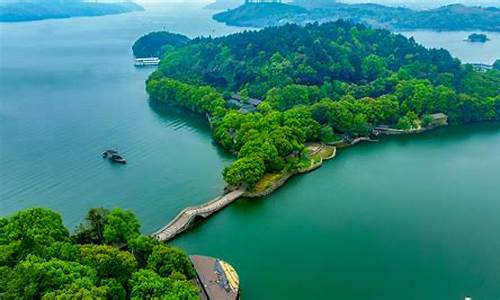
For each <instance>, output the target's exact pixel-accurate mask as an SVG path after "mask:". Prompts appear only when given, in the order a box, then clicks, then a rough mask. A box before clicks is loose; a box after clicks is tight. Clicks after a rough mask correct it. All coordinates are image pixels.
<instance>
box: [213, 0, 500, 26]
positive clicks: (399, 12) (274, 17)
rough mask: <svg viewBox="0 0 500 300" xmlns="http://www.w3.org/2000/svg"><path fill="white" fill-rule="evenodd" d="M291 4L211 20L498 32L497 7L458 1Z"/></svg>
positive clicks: (311, 0) (306, 0) (249, 7)
mask: <svg viewBox="0 0 500 300" xmlns="http://www.w3.org/2000/svg"><path fill="white" fill-rule="evenodd" d="M294 4H295V5H292V4H281V3H258V4H257V3H249V4H245V5H242V6H239V7H237V8H234V9H231V10H228V11H225V12H221V13H218V14H216V15H214V19H215V20H217V21H219V22H224V23H226V24H229V25H235V26H248V27H265V26H276V25H281V24H285V23H296V24H306V23H312V22H328V21H335V20H338V19H346V20H352V21H355V22H358V23H362V24H366V25H370V26H373V27H376V28H386V29H391V30H414V29H431V30H476V29H479V30H485V31H500V22H499V20H500V9H498V8H495V7H488V8H482V7H468V6H464V5H460V4H453V5H448V6H443V7H440V8H436V9H430V10H412V9H409V8H403V7H390V6H383V5H379V4H372V3H367V4H345V3H337V2H335V1H327V0H325V1H315V0H302V1H297V2H296V3H294Z"/></svg>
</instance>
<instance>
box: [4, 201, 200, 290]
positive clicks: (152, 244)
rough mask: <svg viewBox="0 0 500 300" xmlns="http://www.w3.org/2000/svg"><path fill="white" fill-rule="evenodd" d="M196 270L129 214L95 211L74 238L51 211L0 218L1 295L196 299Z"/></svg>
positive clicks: (179, 251)
mask: <svg viewBox="0 0 500 300" xmlns="http://www.w3.org/2000/svg"><path fill="white" fill-rule="evenodd" d="M117 220H118V221H117ZM116 230H120V231H122V230H123V232H124V234H120V235H117V234H116V233H115V231H116ZM108 232H112V234H108ZM117 244H119V246H120V247H119V248H118V247H116V245H117ZM194 275H195V273H194V270H193V267H192V265H191V263H190V262H189V258H188V257H187V255H186V254H185V253H184V252H182V251H181V250H180V249H177V248H173V247H169V246H167V245H164V244H161V243H160V242H158V241H156V240H154V239H152V238H150V237H146V236H141V235H140V234H139V225H138V222H137V220H136V218H135V216H134V215H133V214H132V213H130V212H127V211H122V210H119V209H113V210H112V211H111V212H109V211H107V210H105V209H102V208H101V209H92V210H90V211H89V213H88V214H87V217H86V223H84V224H82V225H81V226H79V227H78V230H77V233H76V234H75V235H73V236H70V235H69V233H68V230H67V229H66V228H65V227H64V226H63V224H62V220H61V217H60V216H59V215H58V214H57V213H55V212H53V211H51V210H48V209H43V208H33V209H28V210H25V211H20V212H18V213H16V214H14V215H13V216H11V217H10V218H1V219H0V298H2V299H42V298H43V299H55V298H57V299H73V298H78V299H128V298H133V299H145V298H147V297H148V296H149V297H156V298H162V299H197V297H198V290H197V288H196V287H195V286H194V285H193V283H192V282H191V281H190V279H192V278H193V277H194Z"/></svg>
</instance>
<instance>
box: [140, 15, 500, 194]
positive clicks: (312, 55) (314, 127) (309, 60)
mask: <svg viewBox="0 0 500 300" xmlns="http://www.w3.org/2000/svg"><path fill="white" fill-rule="evenodd" d="M147 91H148V93H149V95H150V97H151V99H153V100H156V101H162V102H165V103H175V104H177V105H181V106H183V107H185V108H188V109H190V110H192V111H195V112H198V113H203V114H207V115H208V116H209V117H210V121H211V125H212V127H213V132H214V137H215V139H216V140H217V141H218V142H219V143H220V144H221V145H222V146H223V147H224V148H225V149H227V150H229V151H231V152H233V153H235V154H236V155H237V157H238V159H237V160H236V161H235V162H234V163H233V164H232V165H231V166H229V167H228V168H226V169H225V170H224V178H225V180H226V181H227V182H228V183H230V184H234V185H238V184H241V183H248V184H250V185H253V184H255V183H256V182H257V181H258V180H259V179H260V178H261V177H262V176H263V175H264V174H265V173H267V172H281V171H286V170H293V169H295V168H300V167H301V166H303V165H304V163H307V162H305V160H306V150H305V147H304V143H306V142H311V141H325V142H328V141H334V140H338V139H340V138H343V139H345V140H349V139H352V138H354V137H358V136H367V135H369V134H370V133H371V132H372V129H373V128H374V127H375V126H377V125H381V124H384V125H389V126H392V127H397V128H401V129H412V128H419V127H422V126H424V127H425V126H428V125H429V122H430V118H429V116H430V114H433V113H439V112H440V113H445V114H447V115H448V116H449V121H450V123H452V124H461V123H469V122H478V121H486V120H497V119H500V72H499V71H498V70H491V71H488V72H475V71H474V70H473V69H472V67H471V66H470V65H462V64H461V62H460V61H459V60H458V59H456V58H453V57H452V56H451V55H450V54H449V53H448V52H447V51H446V50H443V49H426V48H424V47H423V46H421V45H419V44H417V43H416V42H415V41H414V40H413V39H407V38H405V37H404V36H402V35H397V34H392V33H390V32H389V31H386V30H374V29H370V28H368V27H366V26H364V25H359V24H353V23H350V22H346V21H337V22H334V23H324V24H321V25H319V24H309V25H306V26H299V25H293V24H288V25H285V26H281V27H271V28H266V29H263V30H260V31H246V32H243V33H237V34H232V35H228V36H225V37H220V38H211V37H204V38H196V39H193V40H191V41H189V42H188V43H187V44H186V45H183V46H181V47H178V48H176V49H173V50H171V51H169V52H168V53H167V54H166V55H165V56H164V57H163V58H162V63H161V65H160V67H159V70H158V71H157V72H155V73H153V74H152V75H151V77H150V78H149V79H148V81H147ZM232 93H238V94H239V95H241V96H242V98H243V101H245V99H247V97H254V98H259V99H262V100H263V102H262V103H260V104H259V105H258V107H257V111H256V112H251V113H241V112H239V111H236V110H234V109H231V108H230V105H228V99H229V98H230V97H231V94H232Z"/></svg>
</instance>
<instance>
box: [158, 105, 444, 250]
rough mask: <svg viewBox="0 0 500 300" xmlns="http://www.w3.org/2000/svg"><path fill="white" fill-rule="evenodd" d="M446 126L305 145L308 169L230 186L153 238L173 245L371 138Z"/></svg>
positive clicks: (386, 131)
mask: <svg viewBox="0 0 500 300" xmlns="http://www.w3.org/2000/svg"><path fill="white" fill-rule="evenodd" d="M163 103H164V102H163ZM172 105H173V106H178V107H181V109H185V107H182V106H179V105H178V104H177V103H175V102H174V103H172ZM188 111H189V109H188ZM204 117H205V119H206V121H207V122H208V124H209V126H210V127H211V128H212V123H211V120H210V116H209V115H208V114H205V116H204ZM445 126H448V122H447V121H445V122H444V123H436V124H433V125H431V126H428V127H420V126H419V127H417V128H412V129H406V130H403V129H395V128H390V127H375V128H374V129H373V130H372V132H371V134H370V135H368V136H361V137H357V138H354V139H342V140H340V141H336V142H332V143H322V142H311V143H308V144H306V145H305V147H306V148H307V149H308V150H309V153H308V154H307V159H308V160H309V165H308V166H306V167H299V168H297V169H293V170H286V171H282V172H280V173H267V174H265V175H264V176H263V177H262V178H261V179H260V180H259V181H258V182H257V183H256V184H255V186H254V187H251V188H249V187H248V186H247V185H240V186H230V185H227V186H225V187H224V191H223V193H222V194H221V195H219V196H217V197H216V198H214V199H212V200H209V201H206V202H203V203H201V204H200V205H197V206H193V207H186V208H184V209H183V210H181V211H180V212H179V213H178V214H177V215H176V216H175V217H174V218H173V219H171V221H170V222H169V223H167V225H165V226H162V227H161V228H160V229H158V230H156V231H155V232H153V233H152V234H151V236H152V237H154V238H156V239H158V240H159V241H161V242H167V241H170V240H172V239H175V237H177V236H178V235H180V234H181V233H183V232H185V231H187V230H189V229H190V228H191V227H192V226H193V224H196V223H197V221H198V220H200V219H201V220H206V219H208V218H209V217H210V216H211V215H213V214H215V213H217V212H219V211H220V210H222V209H224V208H225V207H226V206H228V205H230V204H231V203H232V202H234V201H236V200H238V199H240V198H250V199H253V198H262V197H266V196H269V195H270V194H272V193H273V192H274V191H276V190H278V189H279V188H281V187H282V186H284V185H285V183H286V182H287V181H288V180H289V179H290V178H292V177H294V176H296V175H300V174H306V173H310V172H312V171H314V170H316V169H318V168H320V167H321V166H322V165H323V163H324V162H325V161H328V160H331V159H333V158H335V157H336V155H337V149H344V148H349V147H352V146H355V145H357V144H359V143H363V142H369V143H377V142H379V140H378V139H373V138H372V137H379V136H399V135H416V134H421V133H425V132H428V131H431V130H434V129H436V128H440V127H445ZM176 223H180V224H176Z"/></svg>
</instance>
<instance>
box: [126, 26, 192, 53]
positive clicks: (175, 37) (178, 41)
mask: <svg viewBox="0 0 500 300" xmlns="http://www.w3.org/2000/svg"><path fill="white" fill-rule="evenodd" d="M188 41H189V38H188V37H187V36H185V35H182V34H177V33H170V32H166V31H156V32H151V33H148V34H146V35H143V36H141V37H140V38H139V39H138V40H137V41H136V42H135V43H134V45H133V46H132V52H133V53H134V56H135V57H153V56H154V57H159V56H162V55H163V54H165V53H166V52H167V51H168V50H169V49H172V48H175V47H179V46H182V45H184V44H186V43H187V42H188Z"/></svg>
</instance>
